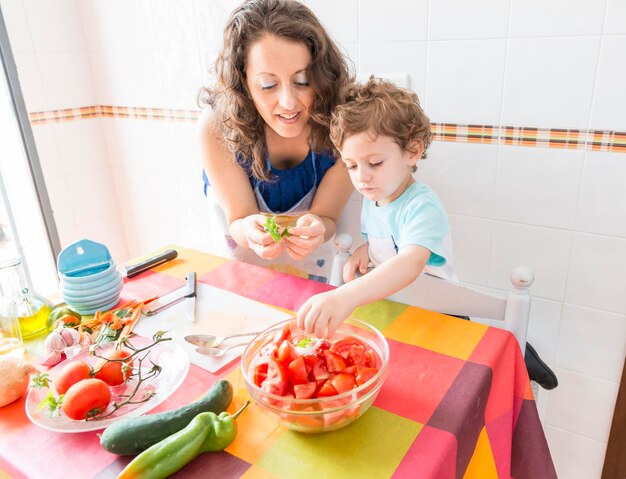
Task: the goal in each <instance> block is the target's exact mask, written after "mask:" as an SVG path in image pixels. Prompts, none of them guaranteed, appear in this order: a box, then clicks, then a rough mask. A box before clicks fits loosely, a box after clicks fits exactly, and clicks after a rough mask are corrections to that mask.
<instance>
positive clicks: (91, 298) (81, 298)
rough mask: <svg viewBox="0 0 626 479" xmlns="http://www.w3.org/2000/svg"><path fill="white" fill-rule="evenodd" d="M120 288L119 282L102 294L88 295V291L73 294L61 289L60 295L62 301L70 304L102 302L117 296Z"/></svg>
mask: <svg viewBox="0 0 626 479" xmlns="http://www.w3.org/2000/svg"><path fill="white" fill-rule="evenodd" d="M122 286H123V283H122V281H121V280H120V282H119V284H115V285H113V287H111V288H108V289H107V290H105V291H102V292H98V293H91V294H89V291H82V292H81V294H74V293H72V292H71V291H68V290H66V289H61V295H62V296H63V299H65V300H66V301H67V302H69V303H72V304H82V303H95V302H103V301H108V300H109V299H112V298H113V296H114V295H115V294H118V295H119V294H120V291H121V290H122Z"/></svg>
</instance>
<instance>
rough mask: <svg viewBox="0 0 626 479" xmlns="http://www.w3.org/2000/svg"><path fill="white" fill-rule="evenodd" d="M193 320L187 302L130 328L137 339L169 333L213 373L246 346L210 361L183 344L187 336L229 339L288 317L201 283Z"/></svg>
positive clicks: (161, 301)
mask: <svg viewBox="0 0 626 479" xmlns="http://www.w3.org/2000/svg"><path fill="white" fill-rule="evenodd" d="M178 294H179V293H177V292H176V293H172V294H169V295H166V296H163V297H161V298H159V299H158V300H157V301H155V302H154V303H153V304H151V305H150V307H151V308H156V307H158V305H161V304H166V303H168V302H169V301H170V300H171V299H172V298H176V297H178ZM196 294H197V298H196V321H195V322H193V323H192V322H191V321H189V320H188V319H187V315H186V312H185V308H186V306H187V305H186V302H187V301H189V300H187V299H185V300H183V301H181V302H180V303H178V304H175V305H174V306H172V307H170V308H168V309H166V310H165V311H162V312H160V313H158V314H156V315H154V316H142V317H141V318H140V319H139V321H137V324H136V325H135V327H134V328H133V331H134V332H135V333H137V334H139V335H140V336H146V337H151V336H152V335H153V334H154V333H155V332H157V331H159V330H162V331H169V332H168V334H167V335H168V336H169V337H171V338H172V339H173V340H174V341H175V342H177V343H178V344H180V345H181V346H182V347H183V348H184V349H185V351H187V354H189V359H190V361H191V362H192V363H193V364H195V365H197V366H200V367H201V368H203V369H206V370H207V371H210V372H212V373H214V372H217V371H218V370H220V369H221V368H222V367H224V366H226V365H227V364H228V363H230V362H231V361H232V360H233V359H235V358H236V357H238V356H240V355H241V354H242V353H243V351H244V349H245V346H241V347H238V348H233V349H231V350H230V351H228V352H227V353H225V354H224V356H222V357H220V358H210V357H208V356H205V355H203V354H200V353H197V352H196V346H194V345H192V344H189V343H188V342H187V341H185V339H184V338H185V336H187V335H188V334H211V335H213V336H228V335H231V334H237V333H248V332H259V331H263V330H264V329H266V328H268V327H270V326H271V325H273V324H276V323H279V322H280V321H284V320H285V319H288V318H290V317H291V316H290V315H288V314H287V313H283V312H281V311H278V310H276V309H274V308H271V307H269V306H266V305H264V304H261V303H258V302H256V301H253V300H251V299H247V298H244V297H243V296H239V295H238V294H234V293H231V292H229V291H225V290H223V289H219V288H215V287H213V286H209V285H206V284H202V283H197V287H196ZM252 338H253V336H246V337H244V338H233V339H230V340H228V341H226V342H224V343H223V344H222V345H221V346H220V347H221V348H223V347H225V346H226V345H229V344H237V343H239V342H244V341H251V340H252Z"/></svg>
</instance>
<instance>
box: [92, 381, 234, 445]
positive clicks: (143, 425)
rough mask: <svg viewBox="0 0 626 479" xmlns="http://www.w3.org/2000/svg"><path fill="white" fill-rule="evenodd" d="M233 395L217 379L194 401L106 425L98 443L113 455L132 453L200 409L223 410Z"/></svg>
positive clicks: (178, 427)
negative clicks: (169, 409)
mask: <svg viewBox="0 0 626 479" xmlns="http://www.w3.org/2000/svg"><path fill="white" fill-rule="evenodd" d="M232 398H233V387H232V386H231V384H230V383H229V382H228V381H227V380H225V379H220V380H219V381H217V382H216V383H215V384H213V386H211V388H210V389H209V390H208V391H207V393H206V394H205V395H204V397H202V398H201V399H199V400H198V401H196V402H193V403H191V404H188V405H187V406H183V407H181V408H178V409H173V410H171V411H165V412H162V413H159V414H148V415H145V416H138V417H131V418H128V419H122V420H120V421H118V422H115V423H113V424H111V425H110V426H109V427H107V428H106V429H105V430H104V432H103V433H102V435H100V445H101V446H102V447H103V448H104V449H105V450H107V451H109V452H112V453H114V454H122V455H134V454H139V453H140V452H142V451H145V450H146V449H148V448H149V447H150V446H152V445H154V444H156V443H157V442H159V441H161V440H163V439H165V438H166V437H168V436H171V435H172V434H174V433H175V432H178V431H180V430H181V429H183V428H185V427H187V425H188V424H189V423H190V422H191V420H192V419H193V418H194V417H196V416H197V415H198V414H200V413H201V412H205V411H211V412H214V413H216V414H219V413H220V412H222V411H224V410H226V408H227V407H228V405H229V404H230V401H231V400H232Z"/></svg>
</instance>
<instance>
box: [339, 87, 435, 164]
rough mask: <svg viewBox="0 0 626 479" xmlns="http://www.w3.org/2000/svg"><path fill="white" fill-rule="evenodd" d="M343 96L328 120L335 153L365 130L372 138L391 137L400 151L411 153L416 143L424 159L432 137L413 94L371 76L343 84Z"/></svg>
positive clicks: (428, 124)
mask: <svg viewBox="0 0 626 479" xmlns="http://www.w3.org/2000/svg"><path fill="white" fill-rule="evenodd" d="M344 97H345V103H343V104H341V105H338V106H337V107H336V108H335V111H334V112H333V115H332V118H331V120H330V138H331V140H332V142H333V144H334V145H335V149H336V151H337V152H339V150H340V149H341V146H342V145H343V142H344V140H345V139H346V138H347V137H349V136H352V135H356V134H357V133H362V132H364V131H369V132H371V133H372V134H373V135H374V136H375V137H377V136H379V135H382V136H388V137H390V138H392V139H393V140H394V141H395V142H396V143H397V144H398V146H400V148H402V150H404V151H414V150H412V148H414V147H413V145H414V144H415V142H416V141H419V142H421V143H422V146H423V148H424V150H423V153H422V158H426V150H427V149H428V146H429V145H430V142H431V141H432V138H433V134H432V131H431V127H430V120H429V119H428V117H427V116H426V114H425V113H424V110H422V107H421V106H420V102H419V98H418V97H417V95H416V94H415V92H413V91H411V90H408V89H406V88H400V87H398V86H396V85H394V84H393V83H391V82H389V81H385V80H381V79H380V78H374V77H373V76H372V77H370V79H369V80H368V81H367V82H366V83H358V82H353V83H350V84H348V85H346V87H345V93H344ZM416 169H417V168H416V167H413V168H412V170H413V171H415V170H416Z"/></svg>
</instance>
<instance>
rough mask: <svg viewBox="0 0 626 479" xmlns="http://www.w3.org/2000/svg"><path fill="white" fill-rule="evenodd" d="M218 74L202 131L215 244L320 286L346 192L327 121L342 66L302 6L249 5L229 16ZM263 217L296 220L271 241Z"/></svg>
mask: <svg viewBox="0 0 626 479" xmlns="http://www.w3.org/2000/svg"><path fill="white" fill-rule="evenodd" d="M215 69H216V84H215V87H214V88H205V89H204V90H203V92H202V94H201V102H202V103H203V104H204V105H208V106H210V108H206V109H205V110H204V112H203V113H202V115H201V118H200V122H199V126H200V136H201V147H202V156H203V165H204V169H205V192H206V193H207V195H208V196H210V197H213V198H214V200H215V203H216V206H217V207H216V218H217V219H218V220H219V222H220V223H222V224H221V225H220V226H221V227H222V228H221V229H222V231H223V232H225V234H224V238H223V239H222V241H221V243H222V244H224V243H226V244H227V245H228V250H229V252H230V255H229V256H232V257H234V258H237V259H240V260H243V261H247V262H254V263H257V264H261V265H264V266H273V267H277V268H278V269H282V270H285V271H289V272H291V273H296V274H301V275H302V276H306V277H309V278H311V279H317V280H320V281H324V282H326V281H327V280H328V278H329V275H330V268H331V263H332V257H333V250H332V247H331V245H330V244H329V243H326V242H327V241H328V240H329V239H330V238H331V237H332V236H333V235H334V233H335V227H336V223H337V220H338V219H339V216H340V214H341V211H342V209H343V207H344V206H345V204H346V202H347V200H348V198H349V197H350V194H351V192H352V186H351V184H350V179H349V177H348V175H347V173H346V170H345V168H343V166H342V164H341V163H340V162H336V161H335V158H334V156H333V155H332V153H331V152H332V144H331V143H330V140H329V121H330V114H331V112H332V110H333V108H334V107H335V105H336V104H337V103H339V102H340V100H341V97H340V92H341V90H342V87H343V85H344V84H345V83H346V82H347V81H349V80H351V77H352V75H351V74H350V71H349V68H348V66H347V64H346V61H345V59H344V57H343V56H342V54H341V53H340V51H339V49H338V48H337V46H336V45H335V44H334V42H333V41H332V39H331V38H330V36H329V35H328V33H327V32H326V31H325V29H324V27H323V26H322V25H321V24H320V22H319V20H318V19H317V18H316V17H315V15H314V14H313V12H311V10H310V9H309V8H308V7H306V6H305V5H303V4H301V3H300V2H297V1H295V0H252V1H248V2H245V3H243V4H242V5H241V6H239V7H238V8H237V9H235V11H234V12H233V13H232V14H231V16H230V18H229V20H228V22H227V25H226V28H225V30H224V45H223V48H222V51H221V53H220V54H219V56H218V59H217V61H216V64H215ZM261 213H266V214H270V215H273V214H283V215H296V216H298V219H297V222H296V225H295V226H293V227H292V228H290V229H289V235H285V236H284V237H283V239H282V240H281V241H274V239H273V238H272V236H271V235H270V234H268V233H267V232H266V231H265V230H264V227H263V225H264V224H265V222H266V220H267V216H263V215H262V214H261ZM216 229H220V228H219V227H217V228H216ZM224 239H225V240H226V241H225V242H224V241H223V240H224ZM222 252H223V253H226V251H224V250H222Z"/></svg>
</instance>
